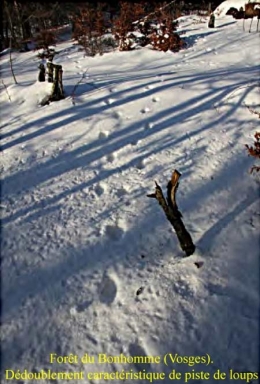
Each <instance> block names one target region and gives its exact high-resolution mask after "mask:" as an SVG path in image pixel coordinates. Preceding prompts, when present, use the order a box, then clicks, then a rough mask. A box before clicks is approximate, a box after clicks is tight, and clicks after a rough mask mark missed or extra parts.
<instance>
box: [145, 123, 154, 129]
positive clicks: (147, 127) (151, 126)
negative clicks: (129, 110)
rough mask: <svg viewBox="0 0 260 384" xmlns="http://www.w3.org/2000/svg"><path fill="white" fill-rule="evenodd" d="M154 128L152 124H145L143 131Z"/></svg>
mask: <svg viewBox="0 0 260 384" xmlns="http://www.w3.org/2000/svg"><path fill="white" fill-rule="evenodd" d="M153 127H154V123H146V124H145V129H152V128H153Z"/></svg>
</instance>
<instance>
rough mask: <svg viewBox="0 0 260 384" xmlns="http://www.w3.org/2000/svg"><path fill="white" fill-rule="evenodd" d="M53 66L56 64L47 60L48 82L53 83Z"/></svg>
mask: <svg viewBox="0 0 260 384" xmlns="http://www.w3.org/2000/svg"><path fill="white" fill-rule="evenodd" d="M53 67H54V64H53V63H51V62H50V61H48V62H47V69H48V83H53Z"/></svg>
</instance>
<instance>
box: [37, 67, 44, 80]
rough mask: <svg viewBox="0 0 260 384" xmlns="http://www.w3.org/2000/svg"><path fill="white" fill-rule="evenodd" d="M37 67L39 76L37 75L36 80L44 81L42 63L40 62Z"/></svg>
mask: <svg viewBox="0 0 260 384" xmlns="http://www.w3.org/2000/svg"><path fill="white" fill-rule="evenodd" d="M38 68H39V70H40V72H39V76H38V81H40V82H44V81H45V66H44V64H43V63H41V64H40V65H39V67H38Z"/></svg>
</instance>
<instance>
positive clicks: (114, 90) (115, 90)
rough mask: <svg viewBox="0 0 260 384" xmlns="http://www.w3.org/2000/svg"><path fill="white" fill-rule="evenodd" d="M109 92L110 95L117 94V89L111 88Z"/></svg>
mask: <svg viewBox="0 0 260 384" xmlns="http://www.w3.org/2000/svg"><path fill="white" fill-rule="evenodd" d="M109 91H110V92H111V93H113V92H117V88H111V89H110V90H109Z"/></svg>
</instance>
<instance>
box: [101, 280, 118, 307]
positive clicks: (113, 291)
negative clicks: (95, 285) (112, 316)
mask: <svg viewBox="0 0 260 384" xmlns="http://www.w3.org/2000/svg"><path fill="white" fill-rule="evenodd" d="M116 295H117V284H116V283H115V281H114V279H113V278H112V277H110V276H108V275H104V276H103V280H102V282H101V285H100V290H99V300H100V301H101V303H104V304H107V305H109V304H112V303H113V301H114V300H115V298H116Z"/></svg>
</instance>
